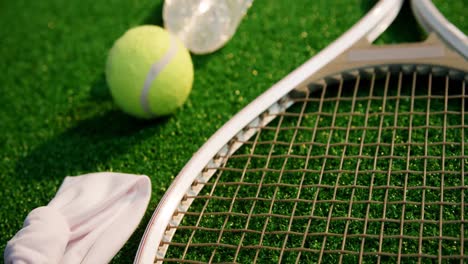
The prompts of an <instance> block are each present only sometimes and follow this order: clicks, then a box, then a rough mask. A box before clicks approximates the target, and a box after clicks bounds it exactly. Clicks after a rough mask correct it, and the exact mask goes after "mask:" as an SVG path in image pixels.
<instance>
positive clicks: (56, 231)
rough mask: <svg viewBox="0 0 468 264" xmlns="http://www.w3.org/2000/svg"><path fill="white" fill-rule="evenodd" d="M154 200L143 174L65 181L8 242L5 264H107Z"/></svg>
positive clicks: (100, 175) (95, 175) (94, 175)
mask: <svg viewBox="0 0 468 264" xmlns="http://www.w3.org/2000/svg"><path fill="white" fill-rule="evenodd" d="M150 196H151V182H150V179H149V178H148V177H147V176H144V175H138V176H137V175H132V174H123V173H111V172H102V173H91V174H86V175H82V176H76V177H66V178H65V180H64V181H63V183H62V186H60V189H59V190H58V192H57V194H56V196H55V197H54V198H53V199H52V201H50V203H49V204H48V205H47V206H44V207H39V208H36V209H34V210H33V211H31V212H30V213H29V215H28V216H27V218H26V220H25V221H24V225H23V229H21V230H20V231H19V232H18V233H17V234H16V235H15V236H14V237H13V238H12V239H11V240H10V241H9V242H8V244H7V246H6V248H5V253H4V259H5V263H7V264H10V263H11V264H29V263H48V264H50V263H93V264H94V263H107V262H109V261H110V260H111V259H112V257H113V256H115V254H116V253H117V252H118V251H119V250H120V249H121V248H122V246H123V245H124V244H125V242H126V241H127V240H128V238H129V237H130V235H131V234H132V233H133V232H134V231H135V229H136V227H137V226H138V224H139V222H140V220H141V218H142V217H143V215H144V213H145V211H146V207H147V206H148V202H149V199H150Z"/></svg>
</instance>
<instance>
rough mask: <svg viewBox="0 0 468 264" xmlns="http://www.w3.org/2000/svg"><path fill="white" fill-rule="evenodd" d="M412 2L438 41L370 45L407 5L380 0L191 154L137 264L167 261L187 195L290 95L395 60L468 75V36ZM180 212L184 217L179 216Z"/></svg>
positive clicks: (419, 0) (420, 0)
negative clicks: (345, 72)
mask: <svg viewBox="0 0 468 264" xmlns="http://www.w3.org/2000/svg"><path fill="white" fill-rule="evenodd" d="M412 2H413V3H412V7H413V12H414V13H415V15H416V17H417V19H418V21H419V22H420V23H421V25H422V26H423V27H424V28H425V29H426V30H427V31H428V32H435V33H436V34H437V35H438V36H439V37H437V36H436V34H431V35H430V37H429V38H428V40H426V41H425V42H424V43H425V44H427V45H425V47H424V48H423V51H422V52H420V51H419V50H421V48H420V43H415V44H401V45H392V46H371V44H370V43H372V42H373V41H374V40H375V39H376V38H377V37H378V36H379V35H380V34H381V33H382V32H383V31H385V30H386V28H387V27H388V26H389V25H390V24H391V23H392V22H393V20H394V19H395V17H396V16H397V15H398V13H399V11H400V8H401V6H402V4H403V0H380V1H379V2H378V3H377V4H376V5H375V6H374V7H373V8H372V9H371V10H370V11H369V12H368V14H367V15H366V16H365V17H364V18H362V19H361V20H360V21H359V22H357V23H356V24H355V25H354V26H353V27H352V28H351V29H350V30H348V31H347V32H346V33H344V34H343V35H342V36H341V37H340V38H339V39H337V40H336V41H334V42H333V43H332V44H330V45H329V46H328V47H327V48H326V49H324V50H323V51H321V52H320V53H318V54H317V55H316V56H315V57H313V58H311V59H309V60H308V61H307V62H305V63H304V64H303V65H302V66H300V67H299V68H297V69H296V70H294V71H293V72H291V73H290V74H289V75H287V76H286V77H285V78H283V79H282V80H281V81H279V82H278V83H276V84H275V85H273V86H272V87H271V88H270V89H269V90H267V91H266V92H264V93H263V94H262V95H260V96H259V97H258V98H257V99H255V100H254V101H252V102H251V103H250V104H249V105H247V106H246V107H245V108H244V109H242V110H241V111H240V112H239V113H237V114H236V115H235V116H234V117H233V118H232V119H231V120H229V121H228V122H227V123H226V124H225V125H223V126H222V127H221V128H220V129H219V130H218V131H217V132H216V133H215V134H213V136H211V138H210V139H209V140H208V141H207V142H206V143H205V144H204V145H203V146H202V147H201V148H200V149H199V150H198V151H197V152H196V153H195V154H194V155H193V157H192V158H191V160H190V161H189V162H188V163H187V164H186V165H185V166H184V168H183V169H182V170H181V172H180V173H179V175H178V176H177V177H176V178H175V179H174V181H173V183H172V184H171V186H170V187H169V189H168V190H167V191H166V193H165V195H164V196H163V198H162V199H161V201H160V202H159V205H158V207H157V208H156V210H155V211H154V213H153V216H152V218H151V220H150V221H149V223H148V225H147V228H146V231H145V233H144V235H143V237H142V239H141V242H140V246H139V248H138V252H137V254H136V257H135V260H134V263H138V264H141V263H145V264H146V263H154V260H155V259H156V258H163V257H164V255H165V254H166V250H167V247H168V246H167V244H162V242H169V241H171V240H172V236H173V235H174V233H175V228H171V229H168V228H167V227H168V225H170V226H172V227H174V226H178V225H179V223H180V221H181V220H182V218H183V216H184V214H183V212H186V211H187V210H188V208H189V207H190V205H191V203H192V202H193V199H190V198H187V196H195V195H197V194H198V193H199V192H200V191H201V189H202V188H203V186H204V184H203V183H206V182H208V181H209V179H210V178H211V177H212V176H213V175H214V173H215V172H216V170H215V169H209V168H214V167H218V166H221V165H222V164H223V162H224V159H223V158H220V157H226V156H229V155H230V154H232V153H234V152H235V151H236V150H237V149H238V148H239V147H241V145H242V143H240V142H245V141H247V140H248V139H249V138H250V137H252V136H253V135H254V134H255V133H256V132H257V131H258V128H259V127H262V126H265V125H267V124H268V123H269V122H271V121H272V120H273V119H274V116H275V114H276V113H281V112H284V111H286V109H287V108H288V107H290V106H291V105H292V104H293V102H292V100H291V99H290V95H293V94H294V93H291V91H293V90H297V91H299V92H300V90H301V87H303V88H306V89H311V87H312V86H311V83H314V82H315V81H316V80H320V79H321V78H323V77H326V76H328V77H327V78H329V79H340V78H341V79H343V78H346V76H343V74H340V76H333V75H332V73H334V72H341V71H342V70H343V69H353V66H357V65H363V63H364V64H366V63H367V64H369V65H374V66H373V67H369V68H368V69H367V70H378V68H379V66H378V64H379V63H380V64H383V62H385V64H391V61H393V60H395V61H398V63H395V67H398V68H400V69H403V70H404V69H405V67H406V68H407V69H411V67H414V66H412V65H414V64H407V65H405V61H408V62H418V64H419V65H428V66H427V67H426V68H424V67H422V68H421V67H420V69H418V71H425V70H431V71H435V72H437V71H438V70H441V71H446V70H444V68H446V67H432V66H430V65H435V64H436V65H441V66H447V67H450V68H453V69H459V70H454V71H452V72H450V73H449V74H456V75H460V73H462V72H467V71H468V65H467V64H468V63H467V61H466V59H467V57H466V56H464V54H465V52H466V49H467V46H466V36H464V35H463V33H461V35H460V34H458V32H457V31H452V32H455V34H452V35H453V36H455V37H453V36H452V39H453V40H447V39H446V38H445V37H446V35H444V34H446V33H444V31H446V30H447V28H450V27H452V28H454V26H453V25H452V24H450V23H449V22H448V21H446V20H445V22H442V24H441V22H440V21H443V20H440V17H442V16H441V15H440V13H438V11H437V9H435V7H434V6H432V8H431V7H430V6H429V5H432V3H431V2H430V1H427V0H413V1H412ZM428 6H429V8H428ZM434 11H435V12H437V13H435V12H434ZM442 18H443V17H442ZM436 20H437V21H436ZM444 23H445V24H444ZM434 25H436V26H434ZM441 32H442V33H441ZM457 34H458V37H457ZM439 38H441V39H444V41H445V42H448V43H449V44H450V46H451V47H452V48H453V49H455V50H456V52H455V51H452V50H449V49H447V48H446V47H445V45H443V44H442V43H441V41H440V40H439ZM449 38H450V37H449ZM460 43H461V44H460ZM397 46H400V47H399V48H402V47H404V48H405V49H403V52H402V51H401V50H400V51H397V49H395V47H397ZM351 48H352V49H351ZM378 49H387V50H386V53H388V54H389V56H387V57H385V58H375V57H374V56H375V55H376V54H382V53H381V52H378V53H376V52H375V51H376V50H378ZM380 51H381V50H380ZM457 52H458V53H459V54H462V55H463V56H464V58H461V57H460V56H459V55H458V54H457ZM428 54H429V55H431V54H432V56H429V58H428V59H427V58H426V57H428ZM422 58H425V59H422ZM331 61H334V63H332V64H329V63H330V62H331ZM362 70H363V69H357V68H356V70H355V71H349V74H351V75H352V74H353V72H357V71H362ZM445 73H446V72H445ZM462 74H463V73H462ZM462 78H463V77H462ZM464 78H466V76H465V77H464ZM264 113H267V114H264ZM233 138H235V139H236V140H235V141H234V143H232V141H231V139H233ZM207 168H208V169H207ZM176 212H181V213H178V214H177V213H176Z"/></svg>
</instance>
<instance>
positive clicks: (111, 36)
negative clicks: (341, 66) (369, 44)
mask: <svg viewBox="0 0 468 264" xmlns="http://www.w3.org/2000/svg"><path fill="white" fill-rule="evenodd" d="M435 2H436V3H437V5H438V6H439V7H440V8H441V10H442V12H443V13H444V14H446V15H447V16H448V17H449V19H450V20H452V22H454V23H455V24H456V25H457V26H459V27H461V28H462V30H463V31H464V32H465V33H466V32H468V22H467V21H466V18H465V15H466V14H465V13H466V3H465V1H463V0H457V1H443V0H437V1H435ZM372 4H373V1H365V0H352V1H349V0H333V1H331V0H326V1H325V0H323V1H310V0H294V1H287V0H279V1H267V0H256V1H255V2H254V4H253V6H252V8H251V9H250V10H249V13H248V15H247V16H246V18H245V19H244V20H243V22H242V24H241V26H240V27H239V30H238V32H237V33H236V35H235V37H234V38H233V39H232V41H230V42H229V43H228V44H227V46H225V47H224V48H223V49H221V50H220V51H218V52H216V53H214V54H211V55H205V56H193V61H194V66H195V83H194V87H193V91H192V93H191V95H190V97H189V100H188V102H187V103H186V104H185V105H184V107H182V109H180V110H179V111H178V112H177V113H176V114H174V115H173V116H170V117H167V118H162V119H158V120H152V121H140V120H136V119H134V118H132V117H129V116H127V115H125V114H122V113H121V112H120V111H119V110H118V109H117V107H116V106H115V105H114V103H113V102H112V99H111V97H110V94H109V92H108V87H107V85H106V82H105V76H104V65H105V61H106V56H107V51H108V49H109V48H110V47H111V46H112V43H113V41H114V40H115V39H117V38H118V37H119V36H120V35H121V34H123V33H124V32H125V31H126V30H127V29H129V28H131V27H133V26H137V25H141V24H148V23H150V24H157V25H161V24H162V18H161V12H162V1H142V0H133V1H128V0H110V1H100V2H96V1H90V0H80V1H75V0H70V1H63V0H41V1H24V0H2V1H0V187H1V190H2V193H1V195H2V203H1V206H0V251H1V252H3V249H4V247H5V245H6V242H7V241H8V239H10V238H11V237H12V236H13V235H14V234H15V233H16V232H17V231H18V230H19V229H20V228H21V226H22V222H23V220H24V218H25V217H26V215H27V214H28V212H29V211H31V210H32V209H34V208H36V207H39V206H42V205H45V204H47V203H48V201H50V200H51V199H52V198H53V196H54V194H55V192H56V191H57V188H58V187H59V186H60V184H61V182H62V180H63V178H64V177H65V176H68V175H80V174H84V173H89V172H96V171H119V172H128V173H135V174H146V175H148V176H150V177H151V179H152V189H153V194H152V199H151V202H150V205H149V208H148V211H147V213H146V215H145V217H144V219H143V221H142V225H141V227H140V228H139V229H138V230H137V231H136V232H135V234H134V235H133V236H132V238H131V239H130V241H129V242H128V243H127V244H126V245H125V247H124V248H123V249H122V250H121V251H120V252H119V254H118V255H117V256H116V257H115V259H114V262H115V263H129V262H131V261H132V259H133V257H134V255H135V252H136V249H137V247H138V243H139V240H140V237H141V235H142V234H143V231H144V226H145V224H146V222H147V221H148V219H149V217H150V216H151V213H152V211H153V209H154V208H155V207H156V205H157V203H158V201H159V200H160V198H161V197H162V195H163V194H164V191H165V190H166V189H167V187H168V186H169V185H170V183H171V181H172V180H173V178H174V177H175V176H176V175H177V173H178V172H179V170H180V169H181V168H182V167H183V165H184V164H185V163H186V162H187V161H188V160H189V158H190V157H191V156H192V154H193V153H194V152H195V151H196V150H197V149H198V148H199V147H200V146H201V145H202V144H203V142H205V141H206V140H207V139H208V138H209V136H210V135H211V134H212V133H214V132H215V131H216V129H217V128H219V127H220V126H221V125H222V124H223V123H225V122H226V121H227V120H229V118H230V117H231V116H232V115H233V114H235V113H236V112H237V111H238V110H240V109H241V108H242V107H243V106H245V105H246V104H247V103H248V102H250V101H251V100H253V99H254V98H255V97H256V96H258V95H259V94H261V92H262V91H264V90H265V89H267V88H268V87H269V86H271V85H272V84H273V83H275V82H276V81H277V80H279V79H281V77H283V76H285V75H286V74H287V73H289V72H290V71H291V70H293V69H294V68H296V67H297V66H298V65H300V64H301V63H303V62H304V61H306V60H307V59H308V58H309V57H310V56H312V55H314V54H316V53H317V52H318V51H319V50H321V49H322V48H324V47H325V46H326V45H327V44H329V43H330V42H331V41H332V40H334V39H335V38H337V37H338V36H339V35H340V34H341V33H343V32H344V31H345V30H346V29H347V28H348V27H350V26H351V25H352V24H353V23H354V22H356V21H357V20H358V19H359V18H360V17H361V16H362V15H363V14H365V13H366V12H367V11H368V10H369V8H370V7H371V6H372ZM406 7H407V6H406ZM409 14H410V13H408V12H404V15H403V16H402V17H401V18H400V20H399V21H398V22H397V25H396V27H394V28H393V29H392V30H391V31H390V32H389V33H386V34H384V36H383V37H382V38H380V39H379V40H378V42H379V43H391V42H402V41H412V40H415V39H420V38H421V36H422V34H421V33H420V31H419V30H408V28H409V27H410V26H409V25H407V24H405V23H407V22H405V21H410V23H411V24H413V23H415V22H414V20H412V19H411V18H410V17H409V16H410V15H409ZM407 19H409V20H407ZM465 138H466V137H465Z"/></svg>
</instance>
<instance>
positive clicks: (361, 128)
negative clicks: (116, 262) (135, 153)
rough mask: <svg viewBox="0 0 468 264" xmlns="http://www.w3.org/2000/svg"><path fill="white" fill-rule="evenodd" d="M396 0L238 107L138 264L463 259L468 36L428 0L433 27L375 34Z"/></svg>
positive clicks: (148, 234)
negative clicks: (404, 36)
mask: <svg viewBox="0 0 468 264" xmlns="http://www.w3.org/2000/svg"><path fill="white" fill-rule="evenodd" d="M402 2H403V1H402V0H381V1H379V2H378V3H377V4H376V5H375V7H374V8H373V9H371V10H370V11H369V13H368V14H367V15H366V16H365V17H364V18H363V19H361V20H360V21H359V22H358V23H357V24H356V25H355V26H353V27H352V28H351V29H350V30H349V31H348V32H346V33H345V34H344V35H343V36H341V37H340V38H339V39H338V40H336V41H335V42H334V43H332V44H331V45H330V46H329V47H327V48H326V49H324V50H323V51H322V52H320V53H319V54H318V55H316V56H315V57H314V58H312V59H310V60H309V61H307V62H306V63H305V64H304V65H302V66H301V67H299V68H298V69H296V70H295V71H293V72H292V73H290V74H289V75H288V76H287V77H285V78H284V79H283V80H281V81H280V82H278V83H277V84H275V85H274V86H273V87H271V88H270V89H269V90H268V91H266V92H265V93H264V94H262V95H261V96H259V97H258V98H257V99H256V100H255V101H253V102H252V103H250V104H249V105H248V106H247V107H246V108H244V109H243V110H241V111H240V112H239V113H238V114H237V115H236V116H234V117H233V118H232V119H231V120H230V121H229V122H228V123H226V124H225V125H224V126H223V127H222V128H221V129H220V130H219V131H218V132H216V133H215V134H214V135H213V136H212V137H211V138H210V139H209V140H208V141H207V142H206V143H205V145H204V146H202V148H201V149H200V150H199V151H198V152H197V153H196V154H195V155H194V156H193V158H192V159H191V160H190V161H189V162H188V163H187V164H186V166H185V167H184V168H183V169H182V171H181V172H180V174H179V175H178V176H177V178H176V179H175V180H174V182H173V183H172V185H171V186H170V187H169V189H168V191H167V192H166V194H165V195H164V197H163V198H162V200H161V201H160V203H159V205H158V207H157V209H156V211H155V212H154V215H153V217H152V218H151V220H150V222H149V224H148V227H147V229H146V231H145V234H144V236H143V238H142V240H141V244H140V247H139V250H138V253H137V256H136V259H135V263H162V262H177V263H206V262H210V263H220V262H223V263H272V262H277V263H316V262H318V263H331V262H339V263H342V262H347V263H348V262H349V263H355V262H372V263H374V262H377V263H380V262H392V263H394V262H398V263H399V262H418V263H420V262H424V263H426V262H432V261H438V262H439V263H440V262H443V261H458V262H463V260H464V259H468V222H467V221H468V178H467V177H466V176H467V175H468V159H467V154H468V143H467V141H468V127H467V124H468V116H467V115H466V113H465V110H466V109H467V107H468V102H467V98H468V97H467V92H466V81H467V79H468V76H467V71H468V62H467V58H468V44H467V43H468V42H467V37H466V36H465V35H464V34H463V33H462V32H461V31H459V30H458V29H456V28H455V27H454V26H453V25H452V24H450V23H449V22H448V21H447V20H446V19H445V18H444V17H443V16H442V15H441V14H440V13H439V12H438V10H437V9H436V8H435V7H434V6H433V5H432V3H431V2H430V1H429V0H414V1H412V2H411V7H412V10H413V13H414V15H415V17H416V18H417V20H418V21H419V23H420V25H421V26H422V27H423V28H424V29H425V30H426V31H428V32H429V33H430V34H429V37H428V38H427V40H425V41H424V42H421V43H411V44H396V45H386V46H373V45H371V44H370V43H371V42H372V41H374V40H375V39H376V38H377V37H378V36H379V35H380V34H381V33H382V32H383V31H384V30H385V29H386V28H387V26H389V25H390V24H391V23H392V21H393V20H394V18H395V17H396V16H397V14H398V13H399V10H400V8H401V5H402Z"/></svg>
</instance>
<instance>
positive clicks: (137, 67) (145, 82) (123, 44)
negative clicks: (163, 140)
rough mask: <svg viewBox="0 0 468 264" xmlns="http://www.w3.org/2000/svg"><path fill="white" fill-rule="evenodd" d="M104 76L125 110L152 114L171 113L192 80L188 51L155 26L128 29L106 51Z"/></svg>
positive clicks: (183, 96)
mask: <svg viewBox="0 0 468 264" xmlns="http://www.w3.org/2000/svg"><path fill="white" fill-rule="evenodd" d="M106 79H107V83H108V85H109V88H110V91H111V94H112V97H113V98H114V100H115V102H116V104H117V105H118V106H119V107H120V108H121V109H122V110H123V111H124V112H126V113H128V114H131V115H133V116H136V117H140V118H153V117H159V116H164V115H168V114H171V113H173V112H174V111H175V110H177V108H179V107H180V106H182V105H183V104H184V102H185V101H186V100H187V97H188V95H189V94H190V91H191V89H192V83H193V64H192V60H191V58H190V54H189V52H188V51H187V49H186V48H185V47H184V46H183V44H182V42H180V41H179V40H178V39H177V38H176V37H175V36H173V35H171V34H170V33H169V32H167V31H166V30H164V29H162V28H160V27H157V26H149V25H148V26H139V27H136V28H133V29H130V30H128V31H127V32H126V33H125V34H124V35H123V36H122V37H120V38H119V39H118V40H117V41H116V42H115V43H114V46H113V47H112V49H111V50H110V52H109V56H108V58H107V65H106Z"/></svg>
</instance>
